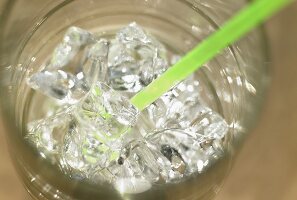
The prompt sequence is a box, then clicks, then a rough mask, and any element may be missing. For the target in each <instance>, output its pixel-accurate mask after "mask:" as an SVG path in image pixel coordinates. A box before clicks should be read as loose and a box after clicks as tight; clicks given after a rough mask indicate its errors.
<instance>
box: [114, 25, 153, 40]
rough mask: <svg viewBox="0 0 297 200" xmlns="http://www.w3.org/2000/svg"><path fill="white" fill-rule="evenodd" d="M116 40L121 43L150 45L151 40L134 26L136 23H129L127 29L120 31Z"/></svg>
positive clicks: (140, 29)
mask: <svg viewBox="0 0 297 200" xmlns="http://www.w3.org/2000/svg"><path fill="white" fill-rule="evenodd" d="M116 38H118V39H119V40H120V41H121V42H122V43H124V44H125V43H128V44H129V43H130V44H131V43H132V42H134V43H136V42H139V43H143V44H147V43H151V42H152V40H151V39H150V38H149V37H148V36H147V34H146V33H145V31H144V30H143V29H142V28H141V27H140V26H138V25H137V24H136V22H132V23H130V24H129V25H128V26H127V27H124V28H123V29H121V30H120V31H119V32H118V33H117V36H116Z"/></svg>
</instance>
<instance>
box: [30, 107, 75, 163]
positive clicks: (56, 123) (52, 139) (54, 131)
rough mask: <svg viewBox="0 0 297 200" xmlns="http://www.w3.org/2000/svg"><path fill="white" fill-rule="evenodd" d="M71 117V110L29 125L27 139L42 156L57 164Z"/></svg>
mask: <svg viewBox="0 0 297 200" xmlns="http://www.w3.org/2000/svg"><path fill="white" fill-rule="evenodd" d="M70 119H71V116H70V114H69V110H68V109H66V111H65V110H64V111H63V112H58V113H55V114H53V115H52V116H49V117H47V118H44V119H40V120H36V121H32V122H30V123H28V124H27V133H26V136H25V139H26V140H27V141H28V142H30V143H31V144H32V145H33V146H35V147H36V148H37V149H38V151H39V152H40V154H41V156H42V157H44V158H47V159H49V160H52V162H55V161H56V160H55V159H56V158H55V155H57V154H59V152H60V148H61V145H62V144H63V142H62V141H63V137H64V135H65V132H67V124H68V123H69V121H70Z"/></svg>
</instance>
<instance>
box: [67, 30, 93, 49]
mask: <svg viewBox="0 0 297 200" xmlns="http://www.w3.org/2000/svg"><path fill="white" fill-rule="evenodd" d="M93 40H94V37H93V36H92V34H91V33H89V32H88V31H86V30H84V29H81V28H79V27H75V26H72V27H70V28H69V29H68V30H67V31H66V34H65V35H64V38H63V41H64V42H65V43H66V44H68V45H71V46H73V47H81V46H83V45H86V44H88V43H90V42H93Z"/></svg>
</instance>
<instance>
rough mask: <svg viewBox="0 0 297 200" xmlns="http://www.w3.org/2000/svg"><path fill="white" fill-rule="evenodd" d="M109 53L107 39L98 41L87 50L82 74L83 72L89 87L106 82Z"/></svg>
mask: <svg viewBox="0 0 297 200" xmlns="http://www.w3.org/2000/svg"><path fill="white" fill-rule="evenodd" d="M108 51H109V42H108V41H107V40H105V39H101V40H99V41H96V42H95V43H94V44H92V45H90V46H89V47H88V48H87V50H86V55H85V57H84V58H83V63H82V64H81V66H82V67H81V68H82V69H81V70H80V72H83V73H82V74H83V76H84V78H85V79H86V80H87V81H88V83H89V85H92V84H94V83H96V81H105V80H106V75H107V56H108Z"/></svg>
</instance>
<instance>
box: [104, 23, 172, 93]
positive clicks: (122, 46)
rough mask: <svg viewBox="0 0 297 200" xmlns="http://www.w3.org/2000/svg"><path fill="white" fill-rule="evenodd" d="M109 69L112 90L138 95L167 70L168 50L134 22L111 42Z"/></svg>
mask: <svg viewBox="0 0 297 200" xmlns="http://www.w3.org/2000/svg"><path fill="white" fill-rule="evenodd" d="M108 66H109V83H110V85H111V87H113V88H114V89H115V90H120V91H128V92H132V93H136V92H138V91H140V90H141V89H142V88H143V87H144V86H146V85H148V84H149V83H150V82H152V81H153V79H155V78H156V77H157V76H159V75H160V74H162V73H163V72H164V71H166V69H167V68H168V63H167V60H166V50H165V48H164V47H163V46H162V44H160V43H159V42H158V41H157V40H156V39H155V38H153V37H152V36H150V35H148V34H147V33H146V32H145V31H144V30H143V29H142V28H141V27H139V26H138V25H137V24H136V23H131V24H130V25H129V26H127V27H125V28H123V29H121V30H120V31H119V32H118V33H117V35H116V39H115V40H112V41H111V45H110V51H109V56H108Z"/></svg>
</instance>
